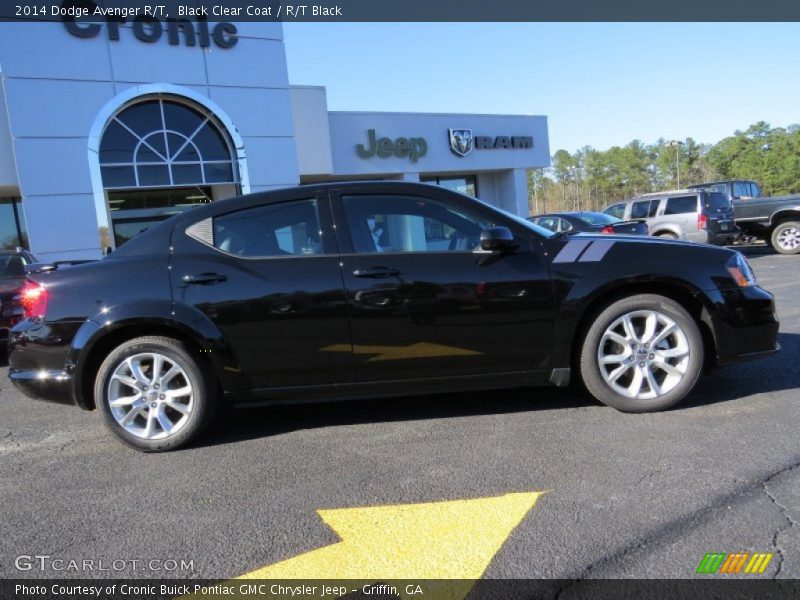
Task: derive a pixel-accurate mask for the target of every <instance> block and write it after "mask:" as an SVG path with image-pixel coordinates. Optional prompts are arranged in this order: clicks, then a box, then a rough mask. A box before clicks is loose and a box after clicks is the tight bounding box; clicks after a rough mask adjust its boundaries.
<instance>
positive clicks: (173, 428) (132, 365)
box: [107, 352, 194, 440]
mask: <svg viewBox="0 0 800 600" xmlns="http://www.w3.org/2000/svg"><path fill="white" fill-rule="evenodd" d="M107 398H108V406H109V408H110V409H111V414H112V415H113V416H114V419H115V420H116V421H117V423H119V425H120V426H121V427H122V428H123V429H124V430H125V431H127V432H128V433H130V434H131V435H134V436H136V437H138V438H141V439H146V440H158V439H164V438H167V437H170V436H171V435H174V434H175V433H177V432H178V431H180V429H181V428H183V426H184V425H186V422H187V421H188V420H189V416H190V415H191V414H192V409H193V407H194V391H193V390H192V384H191V382H190V380H189V377H188V376H187V375H186V372H185V371H184V370H183V368H182V367H181V366H180V365H179V364H178V363H177V362H175V361H174V360H172V359H170V358H167V357H166V356H164V355H163V354H158V353H156V352H145V353H142V354H135V355H133V356H130V357H128V358H126V359H125V360H124V361H122V362H121V363H120V364H119V365H118V366H117V368H116V369H114V372H113V373H112V375H111V378H110V380H109V382H108V390H107Z"/></svg>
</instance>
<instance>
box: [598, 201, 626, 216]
mask: <svg viewBox="0 0 800 600" xmlns="http://www.w3.org/2000/svg"><path fill="white" fill-rule="evenodd" d="M603 212H604V213H606V214H607V215H611V216H612V217H617V218H618V219H622V218H623V216H624V215H625V205H624V204H614V205H612V206H609V207H608V208H607V209H605V210H604V211H603Z"/></svg>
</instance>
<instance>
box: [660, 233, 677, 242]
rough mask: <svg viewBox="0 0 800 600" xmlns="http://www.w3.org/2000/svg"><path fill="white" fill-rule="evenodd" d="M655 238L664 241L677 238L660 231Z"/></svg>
mask: <svg viewBox="0 0 800 600" xmlns="http://www.w3.org/2000/svg"><path fill="white" fill-rule="evenodd" d="M656 237H660V238H663V239H665V240H677V239H678V236H677V235H675V234H674V233H672V232H670V231H662V232H661V233H657V234H656Z"/></svg>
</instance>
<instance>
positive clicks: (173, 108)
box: [164, 102, 205, 137]
mask: <svg viewBox="0 0 800 600" xmlns="http://www.w3.org/2000/svg"><path fill="white" fill-rule="evenodd" d="M164 120H165V121H166V123H167V129H171V130H173V131H177V132H179V133H182V134H183V135H185V136H187V137H189V136H191V135H192V134H193V133H194V132H195V131H196V130H197V128H198V127H200V125H201V123H202V122H203V121H205V117H203V116H201V115H200V113H198V112H197V111H194V110H192V109H191V108H189V107H188V106H184V105H182V104H176V103H174V102H164Z"/></svg>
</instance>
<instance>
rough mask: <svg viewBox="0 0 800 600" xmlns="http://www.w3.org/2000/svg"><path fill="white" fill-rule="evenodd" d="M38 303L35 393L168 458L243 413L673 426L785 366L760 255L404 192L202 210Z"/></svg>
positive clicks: (23, 343)
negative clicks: (568, 400) (535, 389)
mask: <svg viewBox="0 0 800 600" xmlns="http://www.w3.org/2000/svg"><path fill="white" fill-rule="evenodd" d="M374 224H380V227H381V229H383V230H384V232H385V235H382V236H381V242H380V245H379V244H378V242H377V241H376V237H377V236H375V235H373V231H374V226H373V227H371V225H374ZM443 236H444V238H445V239H448V238H449V239H450V240H451V243H450V244H444V245H443V244H442V242H441V239H442V237H443ZM23 298H24V302H23V306H24V309H25V316H26V318H25V319H24V320H23V321H22V322H20V323H18V324H17V325H16V326H15V327H14V328H13V330H12V335H11V342H10V346H9V348H10V355H9V367H10V368H9V376H10V378H11V381H12V382H13V383H14V385H16V386H17V387H18V388H19V389H20V390H22V391H23V392H24V393H25V394H27V395H29V396H31V397H33V398H41V399H45V400H51V401H55V402H62V403H67V404H76V405H77V406H79V407H81V408H84V409H94V408H97V409H98V412H99V414H100V415H101V416H102V419H103V420H104V422H105V424H106V425H107V426H108V427H109V428H110V430H111V431H112V432H113V433H114V434H115V435H116V436H117V437H118V438H119V439H120V440H121V441H123V442H125V443H126V444H129V445H131V446H133V447H135V448H138V449H140V450H144V451H150V452H153V451H162V450H169V449H173V448H177V447H179V446H182V445H184V444H186V443H188V442H190V441H191V440H193V439H195V438H196V437H197V435H198V434H199V433H200V432H201V431H202V430H203V429H204V428H205V427H206V426H208V425H209V424H210V423H212V422H214V420H215V416H214V415H215V411H216V410H217V409H218V408H219V407H220V406H222V405H253V404H275V403H298V402H308V401H316V400H319V399H342V398H381V397H387V396H401V395H408V394H430V393H435V392H441V391H448V392H454V391H462V392H472V391H475V390H487V389H499V388H508V387H516V386H536V385H546V384H554V385H557V386H564V385H567V384H568V383H569V381H570V380H571V379H572V378H573V377H579V378H581V379H582V380H583V382H584V383H585V384H586V387H587V388H588V389H589V391H590V392H591V393H592V394H593V395H594V396H595V397H596V398H597V399H599V400H600V401H601V402H604V403H606V404H608V405H610V406H613V407H615V408H617V409H619V410H622V411H632V412H647V411H654V410H660V409H664V408H667V407H669V406H672V405H674V404H675V403H677V402H679V401H680V400H681V399H682V398H684V397H685V396H686V394H688V393H689V392H690V391H691V390H692V388H693V387H694V385H695V382H696V381H697V379H698V377H699V375H700V373H701V371H702V370H703V369H704V368H712V367H714V366H719V365H725V364H729V363H733V362H737V361H741V360H750V359H754V358H759V357H763V356H765V355H768V354H771V353H772V352H775V351H776V350H777V348H778V346H777V341H776V340H777V334H778V321H777V319H776V317H775V306H774V302H773V297H772V295H771V294H770V293H769V292H767V291H765V290H763V289H762V288H760V287H759V286H758V285H757V284H756V281H755V278H754V276H753V273H752V271H751V269H750V267H749V265H748V264H747V261H746V260H745V259H744V257H743V256H742V255H741V254H740V253H738V252H734V251H733V250H729V249H724V248H716V247H713V246H706V245H698V244H688V243H683V242H669V243H668V242H665V241H664V240H657V239H653V238H649V237H638V236H607V235H592V234H584V235H581V236H571V237H570V236H559V235H557V234H554V233H553V232H551V231H549V230H547V229H544V228H541V227H538V226H536V225H534V224H533V223H531V222H529V221H526V220H525V219H521V218H518V217H515V216H512V215H510V214H508V213H505V212H503V211H501V210H499V209H496V208H494V207H491V206H488V205H486V204H484V203H482V202H480V201H478V200H475V199H473V198H470V197H467V196H463V195H461V194H458V193H456V192H453V191H449V190H446V189H443V188H437V187H434V186H428V185H422V184H413V183H404V182H387V181H384V182H350V183H331V184H320V185H313V186H302V187H296V188H289V189H285V190H276V191H271V192H264V193H259V194H253V195H248V196H243V197H239V198H233V199H229V200H222V201H218V202H214V203H213V204H208V205H205V206H202V207H198V208H194V209H192V210H190V211H187V212H186V213H183V214H181V215H177V216H174V217H172V218H170V219H168V220H167V221H164V222H163V223H160V224H158V225H156V226H154V227H152V228H151V229H149V230H148V231H146V232H144V233H142V234H141V235H138V236H136V237H134V238H133V239H131V240H130V241H129V242H128V243H126V244H125V245H124V246H122V247H121V248H119V249H118V250H117V251H116V252H114V253H113V254H111V255H109V256H107V257H105V258H104V259H102V260H100V261H96V262H93V263H89V264H83V265H76V266H73V267H70V268H68V269H60V268H56V269H51V270H45V271H42V272H39V273H36V274H33V275H31V276H29V279H28V281H27V283H26V285H25V289H24V295H23ZM277 305H279V306H280V309H279V310H275V307H276V306H277ZM534 397H535V396H534V395H532V396H531V398H532V399H533V398H534ZM487 398H488V397H487ZM487 401H489V400H487Z"/></svg>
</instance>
